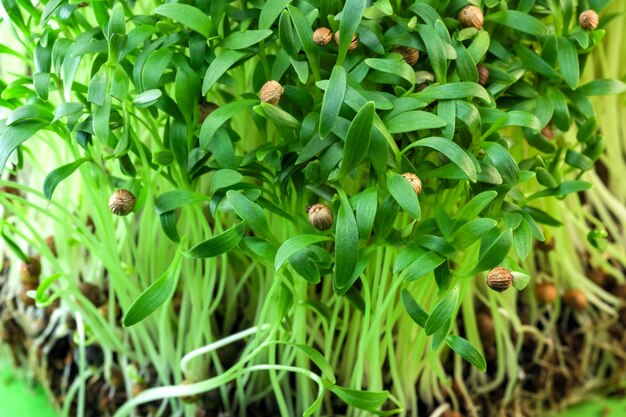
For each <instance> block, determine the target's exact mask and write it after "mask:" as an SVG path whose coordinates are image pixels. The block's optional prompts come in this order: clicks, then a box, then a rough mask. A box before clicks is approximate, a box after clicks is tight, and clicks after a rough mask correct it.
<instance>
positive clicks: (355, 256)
mask: <svg viewBox="0 0 626 417" xmlns="http://www.w3.org/2000/svg"><path fill="white" fill-rule="evenodd" d="M339 196H340V200H341V204H340V206H339V213H338V214H337V223H336V228H335V275H334V277H333V284H334V286H335V288H336V291H337V292H338V294H343V293H345V292H346V291H347V290H348V289H349V288H350V286H351V285H352V283H353V281H352V276H353V274H354V271H355V269H356V265H357V262H358V260H359V229H358V227H357V224H356V220H355V218H354V213H353V212H352V207H350V201H348V197H347V196H346V193H345V192H343V191H341V190H340V191H339Z"/></svg>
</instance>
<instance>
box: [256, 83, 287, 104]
mask: <svg viewBox="0 0 626 417" xmlns="http://www.w3.org/2000/svg"><path fill="white" fill-rule="evenodd" d="M284 90H285V89H284V88H283V86H282V85H280V84H279V83H278V82H276V81H274V80H270V81H268V82H266V83H265V84H263V87H261V92H260V93H259V99H261V101H262V102H263V103H269V104H272V105H274V106H275V105H277V104H278V102H279V101H280V97H281V96H282V95H283V91H284Z"/></svg>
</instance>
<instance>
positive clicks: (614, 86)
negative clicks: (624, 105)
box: [578, 80, 626, 96]
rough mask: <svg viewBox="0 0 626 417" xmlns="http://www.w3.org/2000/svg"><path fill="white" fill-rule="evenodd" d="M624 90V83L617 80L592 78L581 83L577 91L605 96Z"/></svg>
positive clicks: (589, 94)
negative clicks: (585, 82) (583, 83)
mask: <svg viewBox="0 0 626 417" xmlns="http://www.w3.org/2000/svg"><path fill="white" fill-rule="evenodd" d="M625 91H626V83H623V82H622V81H618V80H593V81H590V82H588V83H587V84H585V85H582V86H581V87H580V88H579V89H578V92H579V93H581V94H584V95H586V96H605V95H608V94H622V93H623V92H625Z"/></svg>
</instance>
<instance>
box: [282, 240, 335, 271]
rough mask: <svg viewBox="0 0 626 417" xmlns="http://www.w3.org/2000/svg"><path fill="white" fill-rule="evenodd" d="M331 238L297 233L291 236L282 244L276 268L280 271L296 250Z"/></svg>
mask: <svg viewBox="0 0 626 417" xmlns="http://www.w3.org/2000/svg"><path fill="white" fill-rule="evenodd" d="M326 240H331V238H330V237H329V236H323V235H297V236H294V237H292V238H289V239H287V240H286V241H285V243H283V244H282V245H280V248H278V251H277V252H276V258H275V259H274V268H275V269H276V270H277V271H278V270H279V269H280V268H281V267H282V266H283V265H284V264H285V262H287V261H288V260H289V258H290V257H291V256H293V255H294V254H295V253H296V252H299V251H300V250H302V249H304V248H306V247H307V246H310V245H313V244H315V243H319V242H323V241H326Z"/></svg>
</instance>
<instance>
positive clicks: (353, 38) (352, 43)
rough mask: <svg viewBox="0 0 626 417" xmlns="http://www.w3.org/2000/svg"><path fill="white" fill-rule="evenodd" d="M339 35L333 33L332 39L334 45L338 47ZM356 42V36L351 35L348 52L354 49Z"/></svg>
mask: <svg viewBox="0 0 626 417" xmlns="http://www.w3.org/2000/svg"><path fill="white" fill-rule="evenodd" d="M340 36H341V35H340V34H339V31H337V32H335V35H334V39H335V45H337V46H339V39H340ZM358 43H359V42H358V40H357V37H356V34H354V35H352V40H351V41H350V45H348V51H353V50H355V49H356V47H357V45H358Z"/></svg>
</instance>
